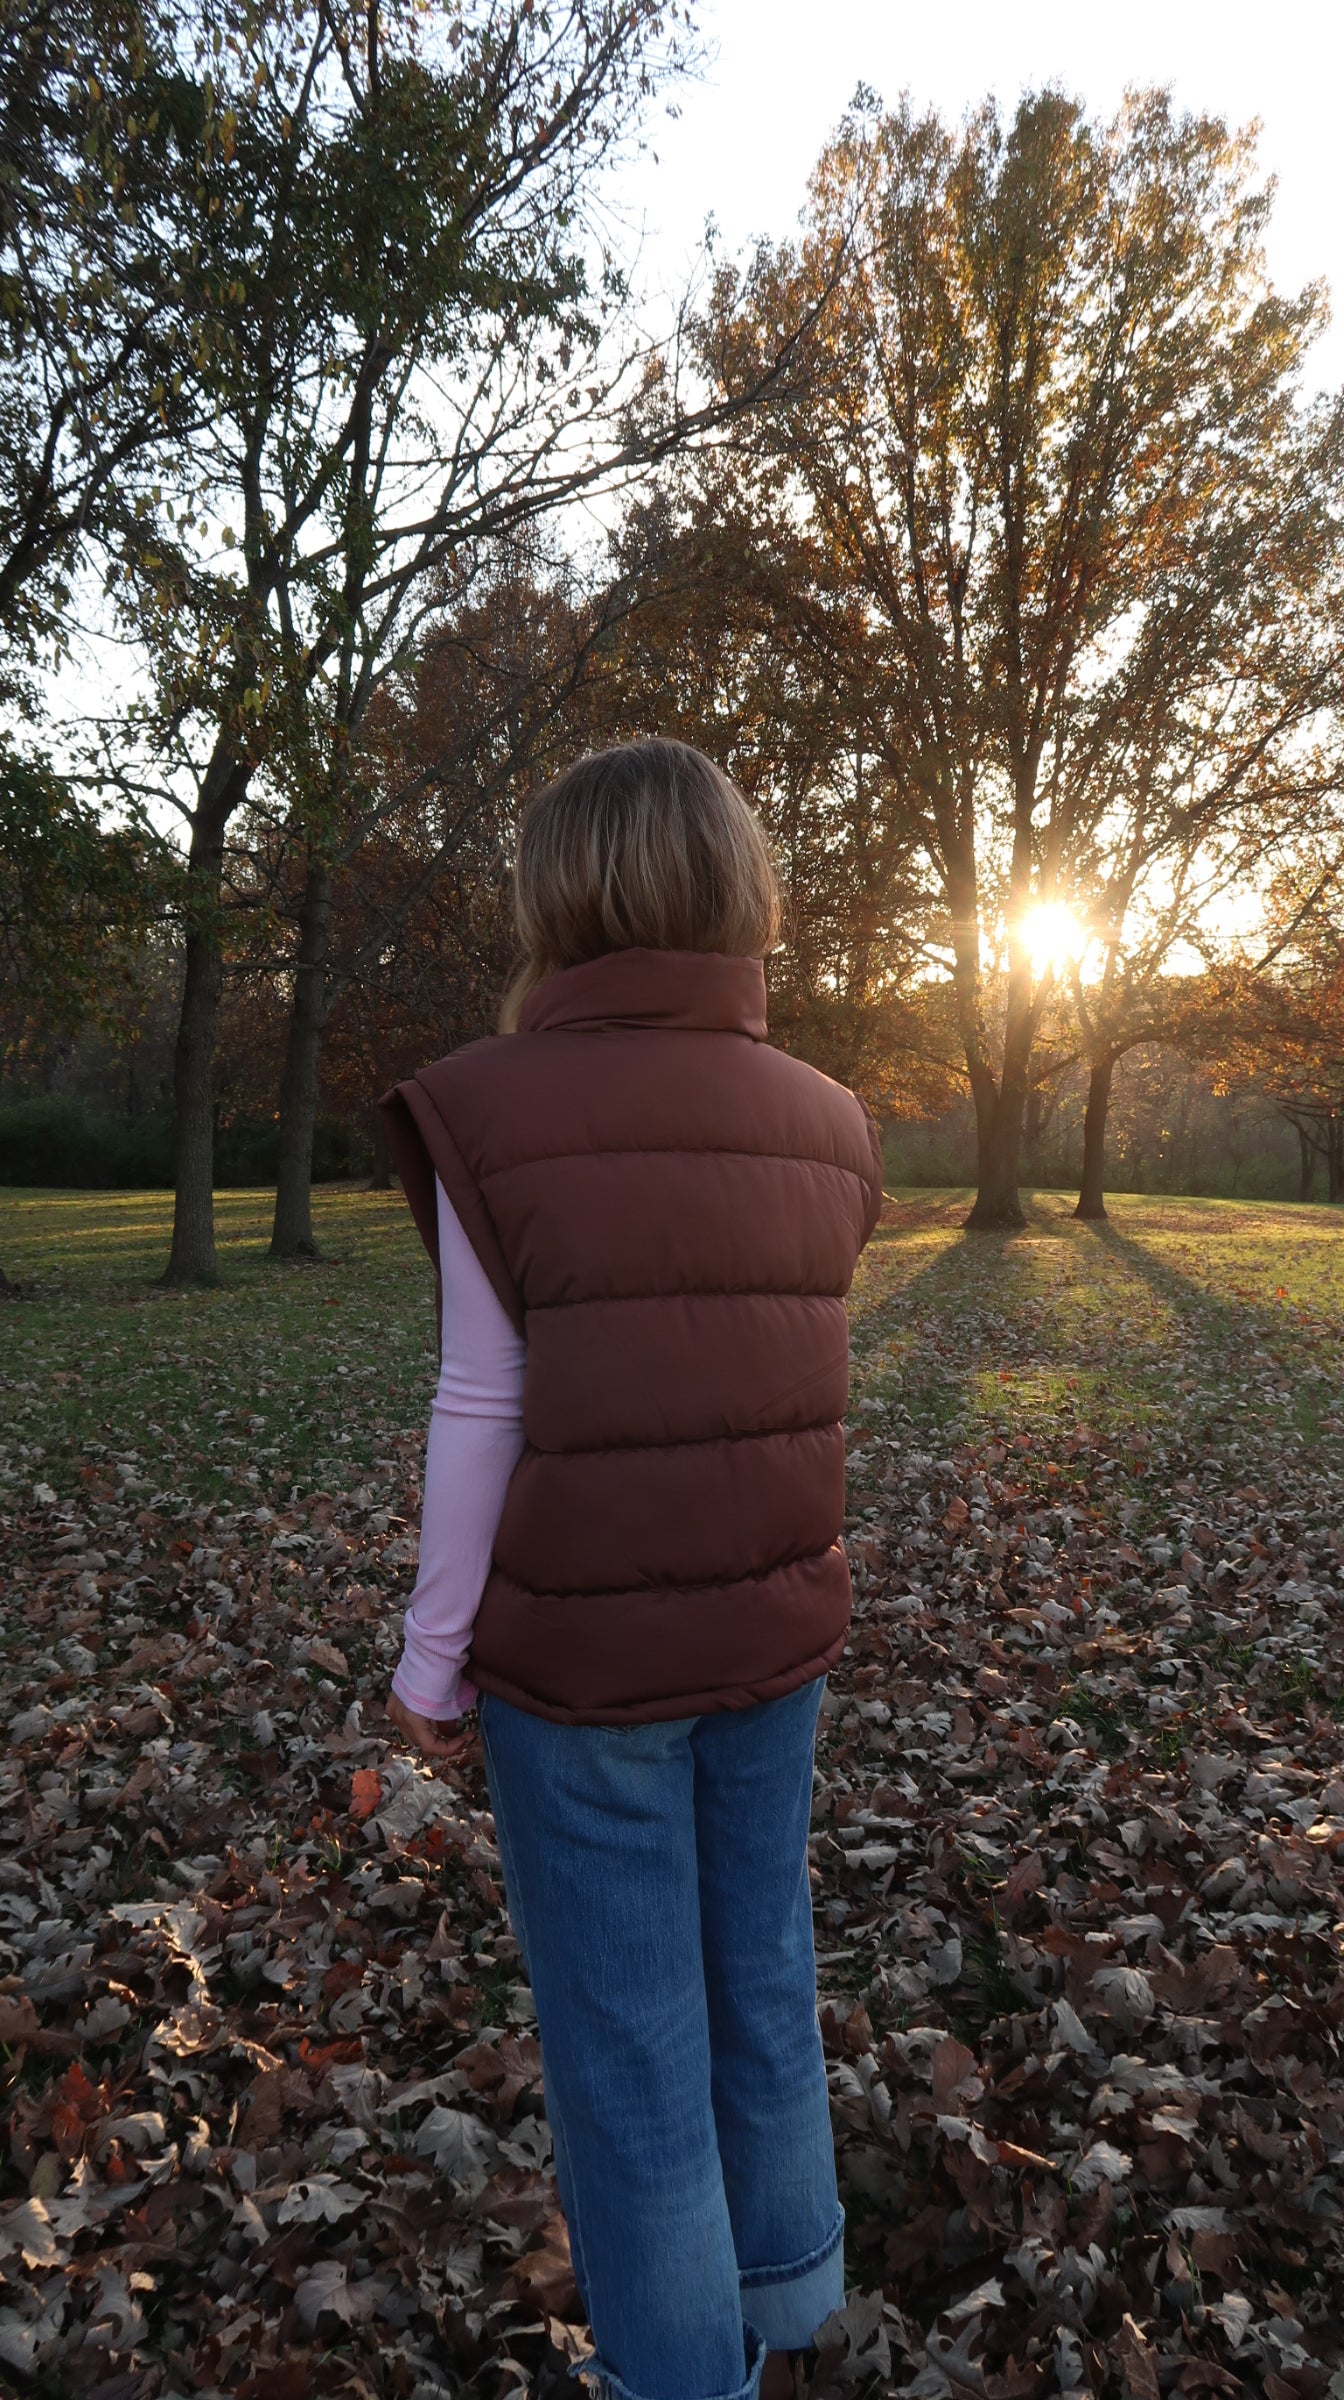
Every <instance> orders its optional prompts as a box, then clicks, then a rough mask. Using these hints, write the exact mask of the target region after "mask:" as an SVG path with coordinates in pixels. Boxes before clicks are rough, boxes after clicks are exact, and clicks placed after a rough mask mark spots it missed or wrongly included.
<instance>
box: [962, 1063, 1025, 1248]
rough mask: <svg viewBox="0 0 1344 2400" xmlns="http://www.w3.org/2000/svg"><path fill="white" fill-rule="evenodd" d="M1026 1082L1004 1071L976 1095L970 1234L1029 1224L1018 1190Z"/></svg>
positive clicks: (986, 1081) (968, 1225) (987, 1081)
mask: <svg viewBox="0 0 1344 2400" xmlns="http://www.w3.org/2000/svg"><path fill="white" fill-rule="evenodd" d="M1026 1096H1027V1094H1026V1083H1025V1079H1023V1078H1021V1077H1014V1078H1013V1079H1012V1080H1010V1079H1009V1076H1008V1073H1007V1071H1006V1069H1005V1072H1004V1076H1003V1080H1002V1082H1001V1083H1000V1084H999V1085H998V1086H997V1088H996V1086H995V1084H994V1082H993V1080H992V1078H986V1079H985V1081H984V1084H983V1086H982V1088H979V1089H977V1090H976V1093H975V1136H976V1194H975V1206H974V1208H973V1209H972V1210H971V1213H970V1215H969V1217H968V1218H967V1219H966V1226H967V1230H968V1232H973V1233H994V1232H999V1231H1002V1230H1003V1228H1004V1227H1008V1228H1012V1227H1014V1226H1018V1225H1025V1224H1026V1221H1027V1220H1026V1217H1025V1216H1024V1214H1023V1211H1022V1202H1021V1198H1020V1196H1019V1193H1018V1181H1019V1169H1020V1162H1021V1153H1022V1110H1023V1107H1024V1105H1025V1102H1026Z"/></svg>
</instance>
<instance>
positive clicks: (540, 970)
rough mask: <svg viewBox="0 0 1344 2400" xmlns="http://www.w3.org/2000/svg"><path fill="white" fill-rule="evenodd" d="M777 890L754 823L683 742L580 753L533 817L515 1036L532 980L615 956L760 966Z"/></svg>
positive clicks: (518, 911) (522, 868)
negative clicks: (716, 957)
mask: <svg viewBox="0 0 1344 2400" xmlns="http://www.w3.org/2000/svg"><path fill="white" fill-rule="evenodd" d="M779 915H780V909H779V884H778V882H777V880H776V876H775V870H774V867H773V866H772V864H771V861H770V853H769V851H768V849H767V848H766V843H765V836H764V834H763V833H762V831H761V828H760V826H759V824H758V823H757V820H756V817H755V815H754V814H753V812H752V810H751V809H750V808H749V807H748V805H747V802H746V801H745V800H744V799H743V797H742V794H741V793H740V792H739V790H738V788H737V786H736V784H735V783H733V782H731V781H730V780H729V778H728V776H726V775H725V774H724V772H723V770H722V768H720V767H716V766H715V764H714V762H713V760H712V759H709V758H706V757H705V755H704V753H703V751H700V750H693V749H692V748H691V747H690V744H689V743H688V742H668V741H649V742H622V743H620V744H619V745H618V747H617V748H616V749H614V750H599V751H596V752H594V753H593V754H592V755H591V756H589V757H587V758H580V759H576V761H575V763H574V765H573V766H572V767H566V769H565V771H564V773H563V774H562V775H557V776H556V778H555V781H554V783H550V784H548V785H547V787H546V789H545V791H543V792H539V793H538V794H537V797H536V799H535V800H533V801H532V802H531V803H530V804H529V806H528V809H527V811H526V814H525V815H524V818H523V822H522V828H521V831H520V833H519V837H518V858H517V864H516V867H515V870H514V916H515V920H516V923H517V927H518V935H519V939H520V941H521V943H522V946H523V952H524V964H523V968H522V971H521V973H520V974H519V975H518V977H517V979H516V981H515V982H514V983H513V985H512V986H511V988H510V990H509V992H508V995H507V997H506V999H505V1001H504V1006H503V1009H502V1011H501V1013H500V1030H501V1032H503V1033H512V1032H514V1031H516V1029H517V1024H518V1015H519V1011H520V1009H521V1007H522V1003H523V1000H524V998H525V997H526V995H527V993H528V992H530V991H531V989H532V987H533V985H534V984H537V983H540V982H541V981H542V980H543V978H544V977H545V976H547V975H553V974H555V973H556V972H557V971H558V970H559V969H560V968H562V967H576V966H580V965H582V964H583V962H584V961H585V960H586V959H590V958H601V957H603V956H605V954H606V953H607V952H608V951H611V950H717V951H722V952H726V953H728V954H729V955H732V956H737V957H741V958H763V957H764V956H765V953H766V952H767V950H770V949H772V948H773V946H774V944H775V942H776V941H777V940H778V938H779Z"/></svg>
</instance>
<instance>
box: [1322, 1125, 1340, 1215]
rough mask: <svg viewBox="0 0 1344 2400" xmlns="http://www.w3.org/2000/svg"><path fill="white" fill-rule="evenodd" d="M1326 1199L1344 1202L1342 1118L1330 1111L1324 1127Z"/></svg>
mask: <svg viewBox="0 0 1344 2400" xmlns="http://www.w3.org/2000/svg"><path fill="white" fill-rule="evenodd" d="M1325 1145H1326V1147H1325V1174H1326V1185H1327V1191H1326V1197H1327V1198H1328V1199H1330V1200H1344V1117H1341V1116H1340V1115H1339V1114H1338V1113H1337V1112H1335V1111H1333V1110H1332V1111H1331V1114H1330V1115H1329V1116H1328V1117H1327V1119H1326V1125H1325Z"/></svg>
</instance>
